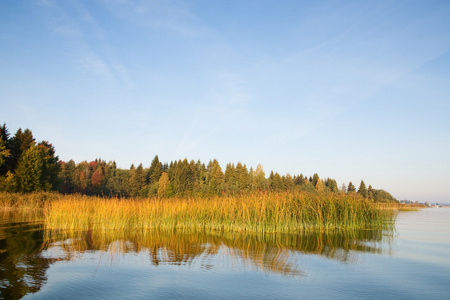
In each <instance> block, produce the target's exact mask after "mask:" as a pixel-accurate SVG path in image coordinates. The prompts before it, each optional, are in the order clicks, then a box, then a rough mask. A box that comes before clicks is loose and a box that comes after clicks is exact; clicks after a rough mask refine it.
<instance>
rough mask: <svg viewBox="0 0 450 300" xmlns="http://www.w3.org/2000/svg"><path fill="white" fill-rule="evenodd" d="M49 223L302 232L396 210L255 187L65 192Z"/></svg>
mask: <svg viewBox="0 0 450 300" xmlns="http://www.w3.org/2000/svg"><path fill="white" fill-rule="evenodd" d="M44 216H45V226H46V228H47V229H69V230H95V231H100V232H101V231H104V232H106V231H110V230H125V231H128V230H134V231H138V232H142V234H145V232H146V231H147V230H148V229H194V230H205V229H207V230H222V231H236V232H261V233H262V232H285V233H298V232H303V231H309V230H336V229H337V230H348V229H358V228H382V227H383V226H385V225H386V224H387V223H389V221H390V220H392V211H389V210H383V209H379V208H378V207H377V205H376V204H374V203H372V202H370V201H368V200H366V199H363V198H361V197H358V196H357V195H344V194H342V195H341V194H331V193H330V194H315V193H302V192H283V193H255V194H251V195H242V196H235V197H214V198H207V199H206V198H201V199H194V198H193V199H178V198H170V199H104V198H96V197H86V196H79V195H78V196H64V197H61V198H60V199H56V200H54V201H50V202H48V203H47V204H46V206H45V209H44Z"/></svg>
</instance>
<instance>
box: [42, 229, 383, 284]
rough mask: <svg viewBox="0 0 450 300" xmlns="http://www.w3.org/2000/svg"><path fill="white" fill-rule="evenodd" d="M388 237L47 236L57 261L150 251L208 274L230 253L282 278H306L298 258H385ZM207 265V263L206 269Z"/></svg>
mask: <svg viewBox="0 0 450 300" xmlns="http://www.w3.org/2000/svg"><path fill="white" fill-rule="evenodd" d="M383 236H384V237H386V232H382V231H380V230H359V231H351V232H326V233H317V232H316V233H305V234H300V235H299V234H296V235H294V234H279V233H273V234H242V233H233V232H206V231H204V232H188V231H180V230H172V231H161V230H149V231H146V232H141V233H136V232H129V233H128V232H123V231H116V232H96V231H92V230H90V231H87V232H73V231H72V232H64V231H45V235H44V240H45V242H46V249H48V250H49V251H51V252H53V255H52V256H53V257H54V256H58V257H59V258H60V259H66V260H71V259H74V258H75V257H76V256H77V255H78V254H79V253H82V252H85V251H92V250H94V251H107V252H110V253H111V254H117V253H132V252H141V251H148V253H149V255H150V256H151V263H152V264H153V265H155V266H158V265H160V264H171V265H191V264H192V263H193V262H194V261H201V262H202V268H204V269H209V268H211V267H212V266H210V265H209V264H208V261H209V260H208V259H207V258H211V257H213V256H215V255H218V254H219V253H220V251H221V250H225V251H226V253H227V255H228V256H229V257H231V259H238V260H239V262H240V263H243V264H247V263H249V264H251V265H252V266H253V267H256V268H257V269H258V270H261V271H264V272H271V273H277V274H282V275H291V276H292V275H294V276H295V275H302V274H303V272H302V271H301V270H299V269H298V265H297V264H296V262H295V257H296V255H295V254H296V253H304V254H318V255H321V256H325V257H327V258H330V259H335V260H339V261H343V262H347V261H350V256H351V253H352V252H353V251H363V252H372V253H381V249H380V248H379V247H377V243H379V242H381V240H382V239H383ZM203 262H204V263H203Z"/></svg>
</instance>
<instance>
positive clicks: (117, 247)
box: [0, 215, 392, 299]
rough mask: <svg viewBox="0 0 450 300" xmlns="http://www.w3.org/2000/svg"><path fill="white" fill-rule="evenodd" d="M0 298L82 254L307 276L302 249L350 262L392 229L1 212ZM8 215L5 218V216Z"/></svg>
mask: <svg viewBox="0 0 450 300" xmlns="http://www.w3.org/2000/svg"><path fill="white" fill-rule="evenodd" d="M0 220H4V221H3V223H1V222H0V298H6V299H20V298H21V297H23V296H24V295H26V294H30V293H36V292H38V291H39V290H40V289H41V288H42V286H43V285H44V284H45V282H46V281H47V274H46V272H47V269H48V268H49V267H50V265H51V264H52V263H53V262H55V261H61V260H62V261H73V260H76V259H77V257H81V256H82V255H81V254H83V253H86V252H91V253H92V252H95V253H96V255H98V258H99V259H101V257H102V255H103V254H105V253H109V254H111V255H110V256H111V257H112V258H113V261H112V262H111V263H113V262H114V255H115V254H126V253H141V254H142V253H143V254H148V256H149V261H150V263H151V264H152V265H154V266H158V265H164V264H166V265H179V266H188V267H189V266H191V265H193V264H194V263H195V264H198V265H200V267H201V268H202V269H203V270H209V269H212V268H216V267H217V268H220V266H217V265H215V259H216V258H217V257H221V255H225V257H226V258H227V259H230V260H231V262H232V263H233V264H234V263H236V265H237V266H238V267H241V266H247V265H248V266H251V267H252V268H255V269H257V270H259V271H261V272H266V273H275V274H281V275H286V276H303V275H304V272H303V271H302V270H301V269H300V266H299V264H298V263H297V262H296V258H298V254H314V255H320V256H323V257H326V258H329V259H333V260H338V261H342V262H351V261H352V254H353V253H355V252H371V253H381V248H380V245H381V242H383V243H385V242H386V241H385V239H386V238H387V239H390V237H391V236H392V231H388V235H386V231H380V230H358V231H351V232H322V233H318V232H316V233H314V232H310V233H304V234H300V235H299V234H296V235H294V234H279V233H272V234H245V233H232V232H217V231H203V232H198V231H197V232H188V231H180V230H173V231H158V230H148V231H143V232H124V231H109V232H100V231H93V230H89V231H85V232H74V231H72V232H67V231H54V230H45V229H44V228H45V224H44V225H43V223H42V222H41V221H40V220H42V218H40V217H39V216H36V215H34V216H24V215H22V216H17V215H3V216H0ZM5 220H6V221H5Z"/></svg>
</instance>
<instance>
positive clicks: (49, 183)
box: [37, 141, 60, 191]
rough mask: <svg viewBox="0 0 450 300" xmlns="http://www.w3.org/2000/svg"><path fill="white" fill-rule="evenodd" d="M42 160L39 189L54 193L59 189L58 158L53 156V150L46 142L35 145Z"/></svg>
mask: <svg viewBox="0 0 450 300" xmlns="http://www.w3.org/2000/svg"><path fill="white" fill-rule="evenodd" d="M37 149H38V150H39V152H40V157H41V159H42V174H41V187H42V189H43V190H45V191H50V190H53V191H56V190H58V188H59V184H60V182H59V178H58V174H59V171H60V165H59V158H58V156H56V155H55V154H56V153H55V148H54V147H53V145H52V144H50V143H49V142H47V141H42V142H40V143H39V144H38V145H37Z"/></svg>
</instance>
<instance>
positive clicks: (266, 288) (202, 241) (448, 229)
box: [0, 208, 450, 299]
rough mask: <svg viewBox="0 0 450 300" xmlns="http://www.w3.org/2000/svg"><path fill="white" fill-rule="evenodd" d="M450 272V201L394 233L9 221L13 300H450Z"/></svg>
mask: <svg viewBox="0 0 450 300" xmlns="http://www.w3.org/2000/svg"><path fill="white" fill-rule="evenodd" d="M0 216H1V215H0ZM449 279H450V208H428V209H422V210H420V211H415V212H400V213H399V214H398V216H397V218H396V222H395V226H394V228H392V229H386V230H384V231H380V230H360V231H354V232H347V233H342V232H341V233H328V234H326V233H309V234H304V235H289V234H259V235H258V234H242V233H241V234H236V233H234V234H232V233H227V232H182V231H181V232H180V231H165V232H163V231H155V230H152V231H148V232H92V231H88V232H57V231H46V230H43V224H42V223H41V222H40V221H39V217H33V216H31V217H30V216H17V215H11V214H4V215H3V217H2V218H1V222H0V293H1V294H0V295H1V297H2V298H4V299H21V298H23V299H164V298H166V299H172V298H173V299H230V298H239V299H444V298H447V299H448V298H449V295H450V281H449Z"/></svg>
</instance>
